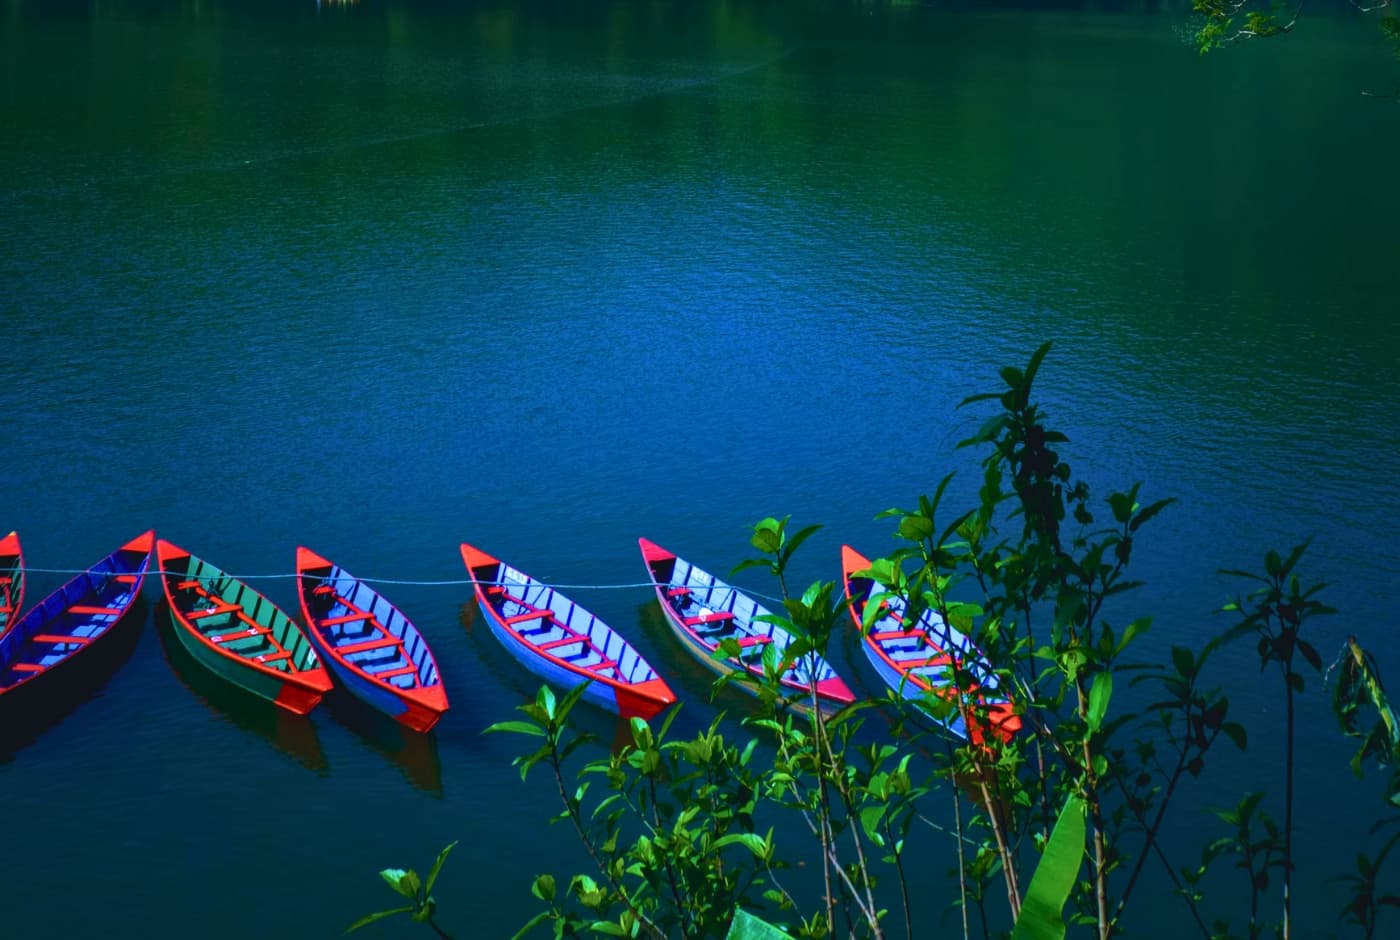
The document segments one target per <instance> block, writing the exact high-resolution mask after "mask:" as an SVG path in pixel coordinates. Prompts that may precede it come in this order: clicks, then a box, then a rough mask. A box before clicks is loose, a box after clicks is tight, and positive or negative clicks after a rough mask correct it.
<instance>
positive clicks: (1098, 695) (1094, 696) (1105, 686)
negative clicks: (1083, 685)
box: [1085, 669, 1113, 731]
mask: <svg viewBox="0 0 1400 940" xmlns="http://www.w3.org/2000/svg"><path fill="white" fill-rule="evenodd" d="M1112 695H1113V673H1111V672H1109V671H1108V670H1106V669H1105V670H1104V671H1103V672H1101V673H1098V674H1097V675H1096V676H1094V684H1093V685H1091V686H1089V708H1088V711H1087V713H1086V714H1085V721H1086V722H1087V723H1088V725H1089V730H1090V731H1098V730H1099V728H1100V727H1101V726H1102V725H1103V719H1104V715H1106V714H1108V700H1109V697H1110V696H1112Z"/></svg>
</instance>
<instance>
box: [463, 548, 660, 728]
mask: <svg viewBox="0 0 1400 940" xmlns="http://www.w3.org/2000/svg"><path fill="white" fill-rule="evenodd" d="M462 562H463V563H464V564H465V565H466V566H467V571H468V572H470V573H471V577H472V581H473V583H474V587H475V590H476V600H477V603H478V604H480V605H481V611H482V613H483V614H484V615H485V617H486V623H487V625H488V626H489V627H490V628H491V632H492V633H494V634H495V635H496V639H498V640H500V641H501V644H502V645H503V646H505V648H506V651H507V652H509V653H510V654H511V656H513V657H514V658H515V659H516V660H517V661H518V662H519V663H520V664H521V665H522V666H524V667H525V668H526V669H529V670H530V671H531V672H533V673H535V674H536V675H538V676H540V677H541V678H542V679H544V680H545V681H546V682H548V683H550V684H551V685H555V686H557V687H559V688H561V689H572V688H574V687H575V686H578V685H579V684H580V683H583V682H586V681H589V680H591V684H590V685H589V686H588V688H587V689H586V690H585V691H584V693H583V697H584V698H585V699H587V700H588V701H591V702H593V703H594V704H595V705H599V706H601V707H603V708H606V709H607V710H609V711H612V712H616V713H617V714H619V715H621V716H622V717H624V718H632V717H634V716H635V717H640V718H651V717H652V716H653V715H656V714H657V713H659V712H660V711H662V710H663V709H665V708H666V707H667V706H669V705H672V704H673V703H674V702H675V701H676V696H675V693H673V692H672V691H671V689H670V687H668V686H667V685H666V683H665V682H664V681H663V680H662V679H661V677H660V676H658V675H657V674H656V670H655V669H652V668H651V665H650V664H649V663H648V662H647V661H646V660H645V659H643V658H642V657H641V655H640V654H639V653H638V652H637V651H636V650H635V649H633V648H632V645H631V644H630V643H628V642H627V641H626V640H624V639H623V638H622V636H621V635H620V634H618V633H617V632H616V631H615V630H613V629H612V628H611V627H609V626H608V625H607V624H606V623H604V622H603V621H602V620H599V619H598V618H597V617H595V616H594V615H593V614H590V613H589V612H588V611H586V610H584V609H583V608H582V607H580V606H578V605H577V604H575V603H574V602H573V601H571V600H569V599H568V598H567V597H565V596H564V595H562V594H560V593H559V592H558V591H556V590H555V589H554V588H552V587H550V586H549V585H547V584H544V583H542V582H540V581H536V580H535V579H534V578H532V577H530V576H529V575H528V574H525V573H524V572H522V571H519V570H517V569H515V568H512V567H510V566H509V565H507V564H504V563H503V562H501V560H500V559H498V558H495V557H493V556H491V555H488V554H486V553H485V552H483V551H482V550H481V549H479V548H473V547H472V546H471V545H467V544H466V543H463V544H462Z"/></svg>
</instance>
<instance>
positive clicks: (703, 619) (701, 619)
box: [681, 610, 734, 627]
mask: <svg viewBox="0 0 1400 940" xmlns="http://www.w3.org/2000/svg"><path fill="white" fill-rule="evenodd" d="M733 619H734V614H733V613H731V612H730V611H727V610H716V611H713V612H712V613H708V614H700V615H699V616H696V617H686V618H685V619H684V620H682V621H681V622H682V623H684V624H685V625H686V626H687V627H695V626H699V625H700V624H704V623H719V622H720V621H721V620H733Z"/></svg>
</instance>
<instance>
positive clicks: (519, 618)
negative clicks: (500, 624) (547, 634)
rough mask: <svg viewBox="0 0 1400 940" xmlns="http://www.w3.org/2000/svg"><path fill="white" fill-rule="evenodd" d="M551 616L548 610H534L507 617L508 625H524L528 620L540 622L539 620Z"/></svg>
mask: <svg viewBox="0 0 1400 940" xmlns="http://www.w3.org/2000/svg"><path fill="white" fill-rule="evenodd" d="M549 615H550V612H549V611H547V610H532V611H529V612H528V613H523V614H516V615H515V616H514V617H507V618H506V623H508V624H517V623H524V622H525V621H527V620H538V619H539V618H541V617H548V616H549Z"/></svg>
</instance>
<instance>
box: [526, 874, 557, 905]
mask: <svg viewBox="0 0 1400 940" xmlns="http://www.w3.org/2000/svg"><path fill="white" fill-rule="evenodd" d="M530 893H531V894H533V895H534V896H535V897H537V898H539V899H540V900H541V901H544V902H545V903H546V904H548V903H550V902H552V901H553V900H554V876H553V875H540V876H539V877H538V878H536V879H535V883H534V884H532V885H530Z"/></svg>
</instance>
